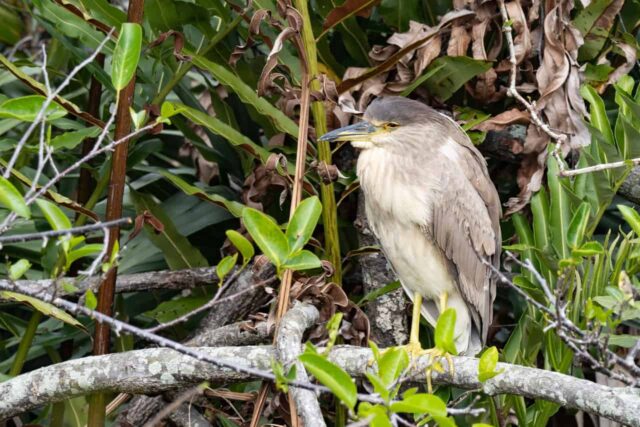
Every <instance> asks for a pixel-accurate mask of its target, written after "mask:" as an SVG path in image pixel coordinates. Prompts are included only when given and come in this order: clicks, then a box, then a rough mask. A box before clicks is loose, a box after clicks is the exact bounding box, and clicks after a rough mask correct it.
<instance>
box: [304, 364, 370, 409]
mask: <svg viewBox="0 0 640 427" xmlns="http://www.w3.org/2000/svg"><path fill="white" fill-rule="evenodd" d="M299 359H300V361H301V362H302V364H303V365H304V367H305V368H306V369H307V371H309V372H310V373H311V375H313V376H314V377H316V379H317V380H318V381H320V383H322V384H323V385H325V386H326V387H328V388H329V389H330V390H331V392H332V393H333V394H335V395H336V397H337V398H338V399H340V401H342V403H344V405H345V406H346V407H347V408H349V409H350V410H352V411H353V409H354V407H355V405H356V402H357V393H358V390H357V389H356V385H355V383H354V382H353V380H352V379H351V377H350V376H349V374H347V373H346V372H345V371H344V370H343V369H342V368H341V367H339V366H337V365H335V364H333V363H331V362H329V361H328V360H326V359H325V358H324V357H322V356H319V355H317V354H310V353H306V354H302V355H300V357H299Z"/></svg>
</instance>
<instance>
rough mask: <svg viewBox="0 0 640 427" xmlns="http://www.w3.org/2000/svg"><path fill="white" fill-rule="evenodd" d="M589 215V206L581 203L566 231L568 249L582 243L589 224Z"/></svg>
mask: <svg viewBox="0 0 640 427" xmlns="http://www.w3.org/2000/svg"><path fill="white" fill-rule="evenodd" d="M589 214H590V206H589V203H587V202H582V203H581V204H580V206H579V207H578V209H577V210H576V212H575V213H574V214H573V218H572V219H571V222H570V223H569V229H568V230H567V244H568V245H569V247H570V248H572V249H573V248H576V247H578V246H579V245H580V244H581V243H582V240H583V239H584V237H585V234H586V231H587V224H588V223H589Z"/></svg>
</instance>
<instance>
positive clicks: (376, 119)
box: [320, 96, 447, 149]
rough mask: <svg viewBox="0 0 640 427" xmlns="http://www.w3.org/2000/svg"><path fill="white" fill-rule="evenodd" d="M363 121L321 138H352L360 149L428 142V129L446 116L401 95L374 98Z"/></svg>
mask: <svg viewBox="0 0 640 427" xmlns="http://www.w3.org/2000/svg"><path fill="white" fill-rule="evenodd" d="M362 119H363V120H362V121H359V122H358V123H354V124H352V125H349V126H345V127H342V128H339V129H336V130H333V131H331V132H329V133H326V134H324V135H322V136H321V137H320V139H321V140H323V141H329V142H336V141H351V145H353V146H354V147H356V148H361V149H368V148H374V147H389V146H398V145H401V144H407V143H408V142H411V141H424V138H425V136H426V135H425V131H427V130H428V129H426V128H425V126H427V127H428V126H429V125H431V124H433V123H434V122H442V120H443V119H444V120H447V118H446V117H444V116H443V115H441V114H440V113H438V112H437V111H435V110H433V109H432V108H431V107H428V106H426V105H425V104H423V103H421V102H418V101H414V100H411V99H408V98H403V97H400V96H387V97H384V98H378V99H376V100H375V101H373V102H372V103H371V104H370V105H369V107H368V108H367V110H366V111H365V112H364V115H363V117H362Z"/></svg>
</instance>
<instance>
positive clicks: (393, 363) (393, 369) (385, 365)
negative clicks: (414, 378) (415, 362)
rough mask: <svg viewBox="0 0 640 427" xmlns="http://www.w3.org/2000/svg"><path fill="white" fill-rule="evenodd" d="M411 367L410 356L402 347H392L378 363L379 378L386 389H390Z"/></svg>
mask: <svg viewBox="0 0 640 427" xmlns="http://www.w3.org/2000/svg"><path fill="white" fill-rule="evenodd" d="M408 366H409V355H408V354H407V351H406V350H405V349H404V348H402V347H391V348H389V349H388V350H387V351H385V353H384V354H383V355H382V357H381V358H380V360H379V361H378V376H379V377H380V379H381V380H382V383H383V384H384V386H385V388H388V387H390V386H391V385H392V384H393V383H394V382H395V381H396V380H397V379H398V378H399V377H400V375H401V374H402V373H403V372H404V370H405V369H407V367H408Z"/></svg>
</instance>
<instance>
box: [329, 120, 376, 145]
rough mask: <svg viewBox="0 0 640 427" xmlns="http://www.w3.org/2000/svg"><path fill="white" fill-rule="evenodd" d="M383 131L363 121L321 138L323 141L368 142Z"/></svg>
mask: <svg viewBox="0 0 640 427" xmlns="http://www.w3.org/2000/svg"><path fill="white" fill-rule="evenodd" d="M381 130H382V129H381V128H380V127H378V126H375V125H374V124H372V123H369V122H367V121H361V122H358V123H354V124H352V125H349V126H345V127H341V128H339V129H336V130H333V131H331V132H329V133H325V134H324V135H322V136H321V137H320V140H321V141H329V142H337V141H352V142H353V141H365V140H366V141H368V140H369V139H370V138H371V137H372V136H373V135H376V134H378V133H379V132H380V131H381Z"/></svg>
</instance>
